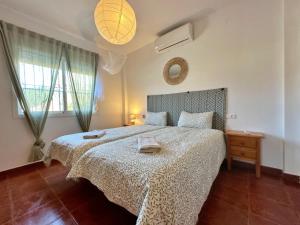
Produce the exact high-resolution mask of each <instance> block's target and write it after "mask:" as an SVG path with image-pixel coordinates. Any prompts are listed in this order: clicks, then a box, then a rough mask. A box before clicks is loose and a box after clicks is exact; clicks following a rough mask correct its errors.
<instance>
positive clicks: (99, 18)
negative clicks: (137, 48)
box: [94, 0, 136, 45]
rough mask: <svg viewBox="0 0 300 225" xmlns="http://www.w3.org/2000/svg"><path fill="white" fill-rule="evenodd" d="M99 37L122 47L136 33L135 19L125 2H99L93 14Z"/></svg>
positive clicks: (104, 0)
mask: <svg viewBox="0 0 300 225" xmlns="http://www.w3.org/2000/svg"><path fill="white" fill-rule="evenodd" d="M94 19H95V24H96V27H97V30H98V32H99V33H100V35H101V36H102V37H103V38H104V39H105V40H107V41H108V42H110V43H112V44H115V45H124V44H126V43H128V42H129V41H131V40H132V38H133V37H134V35H135V33H136V17H135V13H134V11H133V9H132V7H131V6H130V5H129V3H128V2H127V1H126V0H101V1H100V2H99V3H98V4H97V6H96V9H95V13H94Z"/></svg>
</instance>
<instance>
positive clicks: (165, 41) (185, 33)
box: [154, 23, 193, 53]
mask: <svg viewBox="0 0 300 225" xmlns="http://www.w3.org/2000/svg"><path fill="white" fill-rule="evenodd" d="M191 41H193V26H192V24H191V23H187V24H185V25H183V26H181V27H178V28H176V29H175V30H172V31H170V32H168V33H166V34H165V35H163V36H161V37H159V38H158V39H157V40H156V41H155V43H154V46H155V51H156V52H157V53H163V52H166V51H168V50H170V49H171V48H174V47H178V46H182V45H185V44H186V43H189V42H191Z"/></svg>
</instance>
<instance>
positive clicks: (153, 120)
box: [145, 112, 167, 126]
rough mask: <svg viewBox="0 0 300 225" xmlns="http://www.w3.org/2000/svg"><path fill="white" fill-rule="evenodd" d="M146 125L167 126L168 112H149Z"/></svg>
mask: <svg viewBox="0 0 300 225" xmlns="http://www.w3.org/2000/svg"><path fill="white" fill-rule="evenodd" d="M145 124H147V125H155V126H167V112H147V113H146V119H145Z"/></svg>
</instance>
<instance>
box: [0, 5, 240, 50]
mask: <svg viewBox="0 0 300 225" xmlns="http://www.w3.org/2000/svg"><path fill="white" fill-rule="evenodd" d="M233 1H234V0H184V1H182V0H147V1H146V0H128V2H129V3H130V4H131V6H132V7H133V9H134V10H135V12H136V17H137V33H136V35H135V37H134V39H133V40H132V41H131V42H129V43H128V44H126V45H123V46H114V45H111V44H109V43H108V42H106V41H105V40H104V39H103V38H101V37H100V36H99V35H98V33H97V30H96V27H95V25H94V22H93V11H94V8H95V6H96V4H97V2H98V0H22V1H20V0H0V6H1V5H3V6H5V7H8V8H11V9H14V10H16V11H18V12H20V13H22V14H25V15H27V16H31V17H33V18H35V19H38V20H40V21H42V22H43V23H47V24H50V25H52V26H55V27H57V28H60V29H63V30H65V31H67V32H69V33H72V34H74V35H80V36H81V37H83V38H85V39H86V40H89V41H92V42H96V43H97V45H98V46H101V47H104V48H109V49H111V50H115V51H119V52H122V53H125V54H128V53H130V52H132V51H135V50H137V49H139V48H141V47H143V46H145V45H147V44H149V43H151V42H153V41H154V40H155V39H156V38H157V36H158V34H161V33H162V32H165V31H167V30H169V29H170V28H173V27H174V26H176V25H180V24H182V23H184V22H187V21H190V20H194V19H195V18H198V17H199V16H201V15H202V14H204V13H207V12H213V11H215V10H217V9H219V8H222V7H224V6H226V5H228V4H231V3H232V2H233Z"/></svg>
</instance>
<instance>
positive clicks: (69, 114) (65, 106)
mask: <svg viewBox="0 0 300 225" xmlns="http://www.w3.org/2000/svg"><path fill="white" fill-rule="evenodd" d="M61 63H62V64H61V71H62V83H63V92H62V93H63V105H62V106H63V110H62V111H49V112H48V117H54V118H55V117H74V116H76V114H75V111H74V110H68V100H67V99H68V98H67V83H66V79H67V77H66V76H67V72H66V63H65V62H64V61H63V60H62V62H61ZM12 99H13V101H12V102H13V104H12V105H13V109H12V111H13V117H14V118H24V117H25V116H24V113H23V112H22V111H21V109H20V106H19V102H18V99H17V96H16V95H15V93H14V90H13V86H12Z"/></svg>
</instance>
